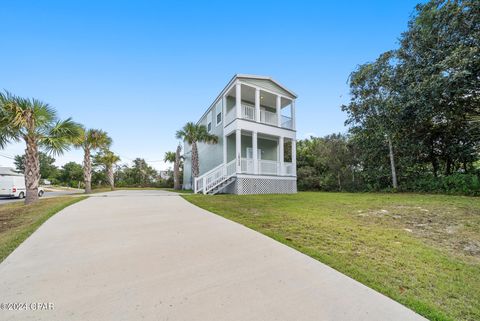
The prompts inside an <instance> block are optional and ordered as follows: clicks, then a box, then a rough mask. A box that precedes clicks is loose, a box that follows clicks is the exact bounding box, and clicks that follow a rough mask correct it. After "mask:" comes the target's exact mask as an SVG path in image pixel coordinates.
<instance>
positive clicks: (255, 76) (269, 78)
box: [227, 74, 297, 98]
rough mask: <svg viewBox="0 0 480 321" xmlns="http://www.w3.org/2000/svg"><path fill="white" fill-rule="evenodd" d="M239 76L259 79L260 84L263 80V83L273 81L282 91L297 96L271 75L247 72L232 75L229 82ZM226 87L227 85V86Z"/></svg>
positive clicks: (293, 96)
mask: <svg viewBox="0 0 480 321" xmlns="http://www.w3.org/2000/svg"><path fill="white" fill-rule="evenodd" d="M240 78H243V79H247V80H249V79H251V80H259V81H260V82H259V83H260V84H261V83H262V82H263V83H267V82H271V83H273V84H274V85H276V86H277V87H279V88H280V89H282V90H283V91H285V92H286V93H288V94H289V95H291V96H292V98H297V94H295V93H294V92H293V91H291V90H290V89H288V88H287V87H285V86H283V85H282V84H280V83H279V82H278V81H276V80H275V79H273V78H272V77H268V76H258V75H249V74H236V75H235V76H233V78H232V80H231V81H230V82H232V81H233V80H235V79H240ZM230 82H229V84H230ZM227 87H228V86H227Z"/></svg>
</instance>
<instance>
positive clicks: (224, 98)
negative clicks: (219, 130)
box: [222, 95, 227, 128]
mask: <svg viewBox="0 0 480 321" xmlns="http://www.w3.org/2000/svg"><path fill="white" fill-rule="evenodd" d="M226 116H227V96H225V95H223V97H222V123H223V128H225V126H226V125H227V124H226V123H225V117H226Z"/></svg>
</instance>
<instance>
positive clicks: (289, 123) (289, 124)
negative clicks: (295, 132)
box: [282, 115, 293, 129]
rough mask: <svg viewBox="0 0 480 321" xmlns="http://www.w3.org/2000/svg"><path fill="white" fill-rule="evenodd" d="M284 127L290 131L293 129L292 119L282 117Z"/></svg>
mask: <svg viewBox="0 0 480 321" xmlns="http://www.w3.org/2000/svg"><path fill="white" fill-rule="evenodd" d="M282 127H283V128H288V129H293V122H292V118H291V117H288V116H283V115H282Z"/></svg>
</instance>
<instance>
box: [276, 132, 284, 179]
mask: <svg viewBox="0 0 480 321" xmlns="http://www.w3.org/2000/svg"><path fill="white" fill-rule="evenodd" d="M283 148H284V140H283V136H280V137H278V157H279V158H278V162H279V164H280V166H279V167H280V168H279V169H278V171H277V172H278V174H279V175H283V174H284V173H283V163H284V156H285V152H284V150H283Z"/></svg>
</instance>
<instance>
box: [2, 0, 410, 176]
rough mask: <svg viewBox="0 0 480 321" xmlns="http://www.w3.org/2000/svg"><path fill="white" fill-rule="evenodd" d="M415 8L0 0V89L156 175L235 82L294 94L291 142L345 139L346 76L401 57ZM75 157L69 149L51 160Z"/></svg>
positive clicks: (406, 3)
mask: <svg viewBox="0 0 480 321" xmlns="http://www.w3.org/2000/svg"><path fill="white" fill-rule="evenodd" d="M418 2H419V0H413V1H411V0H401V1H400V0H383V1H382V0H375V1H373V0H372V1H367V0H365V1H353V0H352V1H328V2H327V1H208V2H207V1H202V2H201V1H197V2H193V1H192V2H188V1H168V2H161V1H21V0H11V1H7V0H1V6H0V30H1V35H2V40H1V45H0V88H3V89H7V90H9V91H11V92H13V93H15V94H17V95H20V96H26V97H36V98H38V99H41V100H43V101H45V102H48V103H49V104H51V105H52V106H54V107H55V108H56V109H57V110H58V112H59V114H60V116H61V117H62V118H65V117H70V116H71V117H73V118H74V119H75V120H76V121H78V122H81V123H83V124H85V125H86V126H87V127H90V128H101V129H104V130H106V131H107V132H108V133H109V134H110V136H111V137H112V138H113V140H114V144H113V146H112V150H114V151H115V152H117V153H118V154H120V155H121V156H122V161H124V162H129V161H130V160H131V159H133V158H135V157H143V158H145V159H146V160H147V161H149V163H150V164H151V165H152V166H154V167H156V168H158V169H159V168H165V167H166V165H165V164H163V162H160V161H159V160H161V159H163V154H164V153H165V151H167V150H174V149H175V147H176V144H177V140H176V139H175V138H174V135H175V131H176V130H177V129H179V128H180V127H182V125H183V124H184V123H185V122H187V121H196V120H198V118H199V117H200V116H201V115H202V114H203V112H204V111H205V109H206V108H207V107H208V106H209V105H210V104H211V102H212V100H213V99H214V98H215V97H216V96H217V94H218V93H219V91H220V90H221V89H222V88H223V87H224V86H225V85H226V83H227V82H228V81H229V80H230V78H231V77H232V76H233V75H234V74H236V73H248V74H259V75H268V76H272V77H273V78H274V79H276V80H278V81H279V82H280V83H282V84H284V85H285V86H287V87H288V88H290V89H292V90H293V91H294V92H296V93H297V94H298V96H299V98H298V100H297V104H296V105H297V130H298V133H297V137H298V138H299V139H301V138H304V137H306V136H308V135H311V134H312V135H319V136H321V135H326V134H329V133H333V132H345V131H346V128H345V127H344V125H343V124H344V121H345V114H343V113H342V112H341V110H340V105H341V104H342V103H345V102H347V101H348V86H347V79H348V76H349V74H350V73H351V72H352V70H354V68H355V67H356V66H357V65H358V64H362V63H365V62H368V61H372V60H374V59H375V58H376V57H377V56H378V55H379V54H380V53H382V52H384V51H386V50H389V49H393V48H396V47H397V43H398V37H399V36H400V34H401V32H402V31H404V30H406V28H407V22H408V19H409V17H410V16H411V14H412V13H413V10H414V6H415V4H416V3H418ZM23 149H24V147H23V145H21V144H12V145H10V146H8V147H7V148H6V149H5V150H3V151H0V154H1V155H6V156H12V155H15V154H20V153H23ZM81 159H82V154H81V152H80V151H71V152H68V153H66V154H65V155H64V156H62V157H58V158H57V162H58V164H59V165H61V164H63V163H65V162H67V161H71V160H73V161H77V162H81ZM0 165H3V166H11V165H12V162H11V160H10V159H8V158H5V157H0Z"/></svg>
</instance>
